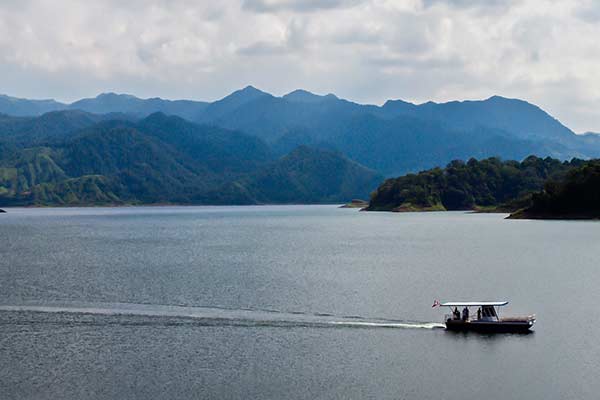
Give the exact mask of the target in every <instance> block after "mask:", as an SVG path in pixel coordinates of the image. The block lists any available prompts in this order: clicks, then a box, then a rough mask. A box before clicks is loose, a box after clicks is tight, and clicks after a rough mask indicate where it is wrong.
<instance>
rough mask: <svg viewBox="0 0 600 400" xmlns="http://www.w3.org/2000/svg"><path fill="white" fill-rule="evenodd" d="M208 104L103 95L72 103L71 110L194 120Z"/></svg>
mask: <svg viewBox="0 0 600 400" xmlns="http://www.w3.org/2000/svg"><path fill="white" fill-rule="evenodd" d="M207 106H208V103H206V102H202V101H192V100H164V99H161V98H158V97H155V98H151V99H140V98H137V97H135V96H131V95H128V94H116V93H102V94H100V95H98V96H96V97H95V98H92V99H82V100H79V101H76V102H74V103H71V104H70V105H69V106H68V108H69V109H71V110H83V111H87V112H90V113H96V114H107V113H117V112H118V113H126V114H133V115H136V116H139V117H145V116H147V115H150V114H153V113H155V112H162V113H165V114H168V115H177V116H180V117H182V118H187V119H192V118H194V117H195V116H196V115H197V114H198V112H199V111H200V110H202V109H204V108H206V107H207Z"/></svg>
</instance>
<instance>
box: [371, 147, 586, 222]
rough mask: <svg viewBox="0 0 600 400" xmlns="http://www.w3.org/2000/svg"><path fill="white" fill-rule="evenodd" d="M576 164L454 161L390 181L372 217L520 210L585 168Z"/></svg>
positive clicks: (373, 201)
mask: <svg viewBox="0 0 600 400" xmlns="http://www.w3.org/2000/svg"><path fill="white" fill-rule="evenodd" d="M583 163H584V161H582V160H577V159H574V160H572V161H571V162H561V161H559V160H556V159H552V158H544V159H542V158H538V157H535V156H530V157H527V158H526V159H525V160H523V161H522V162H518V161H501V160H500V159H498V158H488V159H485V160H481V161H477V160H475V159H470V160H469V161H468V162H466V163H465V162H463V161H453V162H451V163H450V164H448V166H447V167H446V168H444V169H442V168H434V169H431V170H427V171H423V172H420V173H418V174H408V175H405V176H401V177H399V178H394V179H388V180H386V181H385V182H384V183H383V184H382V185H381V186H379V187H378V188H377V190H375V192H374V193H373V195H372V196H371V201H370V203H369V207H368V208H367V209H368V210H370V211H418V210H471V209H487V210H491V209H498V208H500V209H502V210H506V209H515V208H520V207H523V206H526V205H528V204H529V202H530V198H529V197H528V196H530V195H531V194H532V193H534V192H537V191H539V190H540V189H541V188H542V187H543V186H544V183H545V182H546V181H547V180H549V179H560V178H561V177H563V176H564V175H565V174H566V173H567V172H568V171H570V170H571V169H573V168H576V167H578V166H580V165H582V164H583Z"/></svg>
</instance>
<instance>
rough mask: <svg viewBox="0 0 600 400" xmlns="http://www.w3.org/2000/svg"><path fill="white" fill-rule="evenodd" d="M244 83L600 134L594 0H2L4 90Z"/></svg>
mask: <svg viewBox="0 0 600 400" xmlns="http://www.w3.org/2000/svg"><path fill="white" fill-rule="evenodd" d="M248 84H251V85H254V86H256V87H258V88H260V89H263V90H265V91H268V92H271V93H273V94H275V95H282V94H285V93H287V92H289V91H291V90H294V89H296V88H304V89H307V90H310V91H313V92H316V93H322V94H325V93H330V92H332V93H335V94H336V95H338V96H340V97H343V98H347V99H350V100H353V101H357V102H362V103H374V104H382V103H383V102H385V100H386V99H404V100H408V101H412V102H417V103H420V102H425V101H428V100H434V101H448V100H456V99H458V100H462V99H482V98H487V97H489V96H492V95H494V94H499V95H502V96H506V97H516V98H522V99H525V100H528V101H530V102H532V103H535V104H538V105H540V106H541V107H542V108H544V109H545V110H546V111H548V112H549V113H550V114H552V115H554V116H555V117H557V118H558V119H559V120H561V121H562V122H563V123H565V124H566V125H567V126H569V127H571V128H572V129H574V130H575V131H577V132H583V131H587V130H592V131H600V1H592V0H589V1H552V0H530V1H527V0H514V1H511V0H506V1H501V0H481V1H475V0H393V1H392V0H390V1H384V0H381V1H378V0H365V1H361V0H347V1H344V0H221V1H168V0H143V1H142V0H127V1H121V0H119V1H117V0H115V1H108V0H107V1H93V2H92V1H60V0H53V1H27V0H3V1H2V2H0V93H5V94H8V95H12V96H18V97H28V98H56V99H58V100H62V101H72V100H75V99H78V98H81V97H91V96H95V95H96V94H98V93H100V92H106V91H114V92H120V93H131V94H135V95H137V96H140V97H155V96H158V97H164V98H189V99H197V100H215V99H218V98H221V97H223V96H225V95H226V94H228V93H229V92H231V91H233V90H235V89H239V88H241V87H243V86H246V85H248Z"/></svg>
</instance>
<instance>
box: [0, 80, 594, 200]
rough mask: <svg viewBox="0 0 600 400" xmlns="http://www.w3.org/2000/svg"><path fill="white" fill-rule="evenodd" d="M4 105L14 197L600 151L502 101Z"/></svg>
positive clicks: (3, 150)
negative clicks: (367, 103)
mask: <svg viewBox="0 0 600 400" xmlns="http://www.w3.org/2000/svg"><path fill="white" fill-rule="evenodd" d="M0 113H1V114H4V115H2V116H0V196H3V197H2V198H3V199H4V204H7V203H11V202H14V203H15V204H36V203H37V204H80V203H87V202H104V203H110V202H150V203H156V202H179V203H199V204H224V203H227V204H229V203H231V204H252V203H268V202H283V203H290V202H336V201H345V200H350V199H351V198H352V197H365V196H367V195H368V193H369V192H370V191H371V190H373V189H375V187H376V186H377V183H379V181H380V180H381V179H382V176H397V175H400V174H403V173H406V172H412V171H418V170H422V169H427V168H431V167H434V166H439V165H442V166H443V165H445V164H447V163H448V162H449V161H451V160H453V159H468V158H471V157H475V158H485V157H490V156H499V157H501V158H504V159H516V160H521V159H523V158H525V157H527V156H529V155H532V154H533V155H537V156H542V157H545V156H552V157H556V158H559V159H570V158H572V157H579V158H593V157H598V156H600V135H596V134H586V135H576V134H575V133H574V132H573V131H571V130H570V129H569V128H567V127H566V126H564V125H562V124H561V123H560V122H559V121H557V120H556V119H554V118H553V117H552V116H550V115H549V114H547V113H546V112H544V111H543V110H541V109H540V108H538V107H537V106H535V105H532V104H530V103H527V102H525V101H522V100H516V99H507V98H503V97H499V96H494V97H491V98H489V99H487V100H481V101H462V102H449V103H442V104H438V103H433V102H428V103H424V104H420V105H416V104H412V103H408V102H404V101H402V100H389V101H387V102H386V103H385V104H384V105H383V106H374V105H363V104H357V103H353V102H350V101H347V100H343V99H340V98H338V97H336V96H335V95H333V94H328V95H325V96H320V95H315V94H312V93H310V92H307V91H304V90H296V91H293V92H291V93H289V94H287V95H285V96H282V97H276V96H273V95H271V94H269V93H266V92H263V91H260V90H258V89H256V88H254V87H252V86H248V87H246V88H244V89H241V90H238V91H235V92H233V93H232V94H230V95H229V96H227V97H225V98H223V99H221V100H218V101H215V102H212V103H208V102H200V101H190V100H175V101H171V100H163V99H160V98H153V99H139V98H137V97H135V96H131V95H123V94H114V93H105V94H101V95H99V96H97V97H95V98H90V99H82V100H79V101H76V102H74V103H71V104H64V103H60V102H56V101H54V100H27V99H16V98H12V97H8V96H0ZM8 199H10V201H9V200H8Z"/></svg>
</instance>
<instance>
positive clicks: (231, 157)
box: [0, 112, 380, 206]
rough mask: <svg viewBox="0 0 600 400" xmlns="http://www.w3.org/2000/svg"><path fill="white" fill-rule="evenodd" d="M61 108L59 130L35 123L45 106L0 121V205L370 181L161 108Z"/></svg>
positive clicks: (239, 199) (221, 197)
mask: <svg viewBox="0 0 600 400" xmlns="http://www.w3.org/2000/svg"><path fill="white" fill-rule="evenodd" d="M70 113H71V112H67V114H66V116H67V117H72V118H71V119H70V120H74V121H83V122H82V123H81V124H72V125H69V126H71V128H69V129H66V128H65V130H64V131H62V132H59V131H58V130H56V131H55V130H54V129H48V130H46V131H44V130H40V129H38V127H39V126H40V124H41V122H40V121H39V119H47V118H48V117H47V116H46V115H44V116H42V117H39V118H37V119H35V118H33V119H28V120H27V121H24V120H19V121H18V123H19V124H20V125H19V128H18V129H14V130H13V131H8V130H6V131H4V135H2V131H1V130H0V149H2V151H1V152H0V155H1V156H2V157H1V158H0V205H4V206H7V205H93V204H95V205H103V204H151V203H177V204H255V203H323V202H338V201H339V202H345V201H348V200H350V199H352V198H354V197H360V196H364V195H365V193H368V192H369V191H370V190H372V189H373V188H374V187H375V186H376V185H377V183H378V182H379V181H380V177H379V176H378V175H377V174H376V173H375V172H373V171H371V170H369V169H367V168H365V167H362V166H361V165H359V164H357V163H355V162H353V161H351V160H349V159H347V158H346V157H344V156H343V155H341V154H339V153H334V152H327V151H323V150H316V149H309V148H307V147H302V148H299V149H297V150H295V151H293V152H292V153H290V154H289V155H286V156H284V157H282V158H277V157H275V156H274V155H273V154H272V152H271V150H270V148H269V147H268V146H267V145H266V144H265V143H264V142H263V141H262V140H261V139H259V138H257V137H254V136H249V135H245V134H243V133H240V132H235V131H229V130H226V129H222V128H218V127H211V126H203V125H197V124H194V123H191V122H188V121H186V120H183V119H181V118H179V117H173V116H171V117H169V116H166V115H164V114H161V113H157V114H153V115H150V116H149V117H147V118H145V119H143V120H140V121H139V122H132V121H129V120H104V121H100V122H92V120H91V119H89V118H88V116H87V115H86V114H81V115H79V114H77V115H72V114H70ZM61 117H63V118H64V117H65V115H62V116H61ZM74 117H77V118H74ZM11 118H12V117H11ZM80 118H83V119H80ZM90 118H93V117H90ZM52 120H54V119H52ZM12 123H14V121H11V124H12ZM79 125H81V126H83V127H82V128H81V129H77V128H76V126H79ZM0 128H1V124H0ZM7 132H8V133H7ZM44 132H45V134H44ZM15 139H18V140H15ZM50 139H52V140H50ZM3 140H4V141H3ZM16 142H18V144H15V143H16ZM41 142H43V143H45V145H43V146H41V145H39V143H41Z"/></svg>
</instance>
